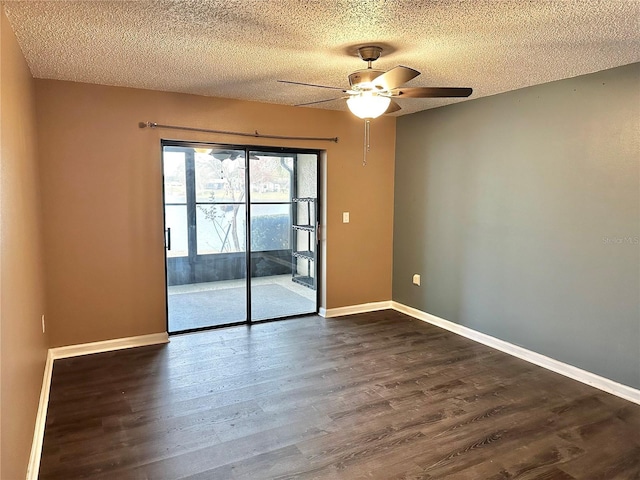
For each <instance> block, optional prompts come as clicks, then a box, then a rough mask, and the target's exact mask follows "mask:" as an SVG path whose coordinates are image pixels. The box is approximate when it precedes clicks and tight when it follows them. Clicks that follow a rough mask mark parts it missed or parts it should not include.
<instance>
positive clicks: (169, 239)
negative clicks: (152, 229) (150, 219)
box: [164, 227, 171, 250]
mask: <svg viewBox="0 0 640 480" xmlns="http://www.w3.org/2000/svg"><path fill="white" fill-rule="evenodd" d="M165 232H166V234H167V238H166V239H165V245H164V248H166V249H167V250H171V227H169V228H167V229H166V230H165Z"/></svg>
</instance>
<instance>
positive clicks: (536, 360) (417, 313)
mask: <svg viewBox="0 0 640 480" xmlns="http://www.w3.org/2000/svg"><path fill="white" fill-rule="evenodd" d="M391 304H392V306H391V308H393V309H394V310H396V311H398V312H401V313H404V314H407V315H409V316H411V317H414V318H416V319H418V320H422V321H424V322H427V323H430V324H432V325H435V326H437V327H440V328H444V329H445V330H448V331H450V332H453V333H456V334H458V335H462V336H463V337H466V338H469V339H471V340H474V341H476V342H478V343H482V344H483V345H487V346H488V347H491V348H495V349H496V350H500V351H501V352H505V353H508V354H509V355H513V356H514V357H518V358H520V359H522V360H526V361H527V362H530V363H533V364H535V365H538V366H540V367H543V368H546V369H547V370H551V371H553V372H556V373H559V374H560V375H564V376H565V377H569V378H572V379H573V380H577V381H579V382H582V383H586V384H587V385H590V386H592V387H595V388H597V389H599V390H603V391H605V392H607V393H611V394H612V395H615V396H617V397H620V398H624V399H625V400H629V401H630V402H633V403H637V404H639V405H640V390H638V389H635V388H632V387H630V386H628V385H623V384H621V383H618V382H615V381H613V380H610V379H608V378H605V377H601V376H600V375H596V374H595V373H591V372H588V371H586V370H582V369H581V368H578V367H574V366H573V365H569V364H568V363H564V362H561V361H559V360H555V359H553V358H550V357H547V356H545V355H542V354H540V353H536V352H533V351H531V350H527V349H526V348H524V347H520V346H518V345H514V344H512V343H509V342H505V341H504V340H500V339H499V338H495V337H492V336H491V335H487V334H485V333H481V332H478V331H477V330H473V329H471V328H468V327H465V326H463V325H459V324H457V323H454V322H450V321H449V320H445V319H443V318H440V317H436V316H435V315H431V314H429V313H426V312H423V311H421V310H417V309H415V308H412V307H408V306H406V305H403V304H402V303H398V302H391Z"/></svg>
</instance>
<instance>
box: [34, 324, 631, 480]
mask: <svg viewBox="0 0 640 480" xmlns="http://www.w3.org/2000/svg"><path fill="white" fill-rule="evenodd" d="M40 478H42V479H64V480H70V479H74V478H92V479H153V480H159V479H170V480H177V479H190V480H196V479H294V478H300V479H311V478H318V479H349V480H351V479H359V478H373V479H396V480H399V479H473V480H477V479H492V480H498V479H515V478H517V479H530V480H532V479H537V480H543V479H544V480H548V479H559V480H564V479H594V480H595V479H602V480H612V479H639V478H640V406H639V405H636V404H633V403H630V402H627V401H625V400H622V399H620V398H617V397H614V396H612V395H609V394H606V393H603V392H601V391H599V390H596V389H593V388H591V387H588V386H586V385H583V384H581V383H578V382H575V381H573V380H570V379H568V378H565V377H563V376H560V375H557V374H554V373H552V372H549V371H546V370H544V369H542V368H539V367H536V366H534V365H531V364H529V363H527V362H524V361H522V360H519V359H517V358H514V357H511V356H509V355H506V354H503V353H501V352H498V351H495V350H492V349H491V348H488V347H485V346H483V345H480V344H477V343H474V342H473V341H470V340H467V339H465V338H463V337H459V336H457V335H454V334H452V333H449V332H447V331H444V330H441V329H438V328H436V327H433V326H431V325H428V324H426V323H423V322H420V321H418V320H415V319H411V318H410V317H407V316H405V315H402V314H400V313H397V312H394V311H381V312H375V313H369V314H361V315H353V316H350V317H344V318H340V319H327V320H325V319H322V318H320V317H316V316H311V317H306V318H299V319H295V320H286V321H282V322H277V323H266V324H260V325H254V326H253V327H251V328H250V329H249V328H246V327H234V328H229V329H224V330H215V331H210V332H205V333H198V334H191V335H184V336H178V337H172V339H171V343H170V344H169V345H164V346H153V347H142V348H136V349H131V350H124V351H118V352H110V353H103V354H96V355H89V356H85V357H77V358H71V359H65V360H57V361H56V362H55V365H54V370H53V382H52V387H51V397H50V402H49V411H48V417H47V425H46V431H45V438H44V448H43V452H42V462H41V467H40Z"/></svg>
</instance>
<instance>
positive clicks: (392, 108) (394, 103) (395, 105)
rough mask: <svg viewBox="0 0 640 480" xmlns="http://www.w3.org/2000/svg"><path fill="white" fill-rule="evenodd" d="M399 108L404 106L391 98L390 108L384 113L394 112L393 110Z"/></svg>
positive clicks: (395, 110)
mask: <svg viewBox="0 0 640 480" xmlns="http://www.w3.org/2000/svg"><path fill="white" fill-rule="evenodd" d="M398 110H402V107H400V105H398V104H397V103H396V102H394V101H393V100H391V103H390V104H389V108H387V110H386V111H385V112H384V113H385V114H387V113H393V112H397V111H398Z"/></svg>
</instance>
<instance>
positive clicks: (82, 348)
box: [49, 332, 169, 360]
mask: <svg viewBox="0 0 640 480" xmlns="http://www.w3.org/2000/svg"><path fill="white" fill-rule="evenodd" d="M161 343H169V335H168V334H167V332H162V333H151V334H149V335H139V336H137V337H126V338H116V339H113V340H104V341H102V342H91V343H81V344H78V345H69V346H66V347H56V348H51V349H49V351H50V352H51V354H52V355H53V359H54V360H56V359H58V358H70V357H77V356H80V355H89V354H91V353H102V352H112V351H114V350H122V349H124V348H133V347H144V346H147V345H158V344H161Z"/></svg>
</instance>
